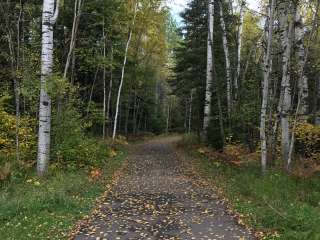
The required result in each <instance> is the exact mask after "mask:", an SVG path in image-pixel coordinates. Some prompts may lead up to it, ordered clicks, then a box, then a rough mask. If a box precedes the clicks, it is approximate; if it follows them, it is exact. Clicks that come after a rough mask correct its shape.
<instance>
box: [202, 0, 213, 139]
mask: <svg viewBox="0 0 320 240" xmlns="http://www.w3.org/2000/svg"><path fill="white" fill-rule="evenodd" d="M213 14H214V1H213V0H210V1H209V3H208V42H207V79H206V95H205V105H204V117H203V133H204V134H203V135H204V136H205V137H206V136H207V130H208V127H209V124H210V116H211V100H212V82H213V27H214V26H213V24H214V23H213V20H214V19H213Z"/></svg>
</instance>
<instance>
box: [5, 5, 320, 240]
mask: <svg viewBox="0 0 320 240" xmlns="http://www.w3.org/2000/svg"><path fill="white" fill-rule="evenodd" d="M319 8H320V1H319V0H307V1H299V0H281V1H280V0H262V1H261V3H260V8H259V9H260V10H259V11H258V10H252V9H251V8H250V4H248V2H247V1H246V0H233V1H232V0H206V1H204V0H191V1H189V2H188V4H187V7H186V9H185V10H184V11H183V12H182V13H181V16H180V17H181V19H182V20H181V21H182V22H179V21H177V19H176V17H174V16H173V14H172V12H171V10H170V8H169V7H168V3H167V2H166V1H164V0H127V1H122V0H73V1H71V0H43V1H35V0H29V1H26V0H3V1H1V2H0V65H1V69H0V184H1V189H0V191H2V192H3V194H1V195H0V196H1V197H0V204H1V203H3V204H4V205H5V203H6V202H8V200H10V196H9V195H8V192H10V191H11V190H10V189H15V188H16V189H17V195H18V189H24V188H25V187H24V185H23V184H26V182H27V183H31V184H33V185H34V186H38V185H41V184H43V183H42V181H48V182H51V183H54V182H55V181H53V180H52V181H51V180H50V177H51V178H55V179H56V181H57V182H61V183H62V182H64V181H67V180H66V179H68V178H69V177H68V176H69V175H68V174H70V173H72V174H74V175H72V176H74V177H75V179H74V180H75V181H78V180H79V181H82V180H80V176H82V177H83V176H87V174H88V172H89V176H90V177H89V178H90V181H94V180H95V179H97V178H99V177H101V175H103V174H102V172H103V171H110V174H111V172H113V171H115V169H116V168H119V166H120V165H121V161H122V160H123V159H124V158H125V150H124V149H123V148H124V145H127V144H128V142H130V141H131V140H139V139H143V138H146V137H154V136H155V135H169V134H176V135H180V136H182V135H184V136H185V138H186V139H189V140H188V141H192V142H193V143H194V144H195V145H197V146H205V148H206V149H210V151H214V152H217V153H219V154H221V155H219V156H222V155H223V154H224V153H227V152H228V151H230V148H233V149H238V150H239V149H242V150H243V149H244V151H246V152H247V153H250V154H252V155H254V156H255V158H254V159H255V165H254V166H255V169H259V173H262V174H261V176H264V174H267V173H268V171H269V170H270V171H273V170H274V169H277V170H280V171H281V172H282V173H285V175H286V176H290V175H291V174H293V175H294V176H298V177H302V178H307V177H314V175H316V174H318V173H319V171H320V73H319V71H320V62H319V56H320V32H319V29H320V28H319V23H320V14H319ZM199 152H201V153H203V152H204V151H203V150H201V149H200V150H199ZM112 159H113V160H112ZM226 161H228V160H226ZM106 162H108V164H106ZM114 164H118V165H117V167H116V166H115V165H114ZM57 174H65V175H63V176H64V179H63V180H61V179H60V180H61V181H60V180H57V179H58V177H57V176H58V175H57ZM81 174H84V175H81ZM110 174H109V175H110ZM76 175H79V178H77V177H76ZM76 179H78V180H76ZM16 184H18V185H19V184H22V185H19V186H20V187H16ZM54 184H56V183H54ZM57 184H58V183H57ZM81 184H89V185H90V183H89V182H88V183H83V182H81ZM100 187H101V188H102V185H101V186H100ZM25 189H28V188H25ZM102 189H103V188H102ZM42 191H43V194H44V195H45V192H47V188H44V189H43V190H42ZM68 191H69V190H68V189H67V188H66V189H65V192H66V193H67V192H68ZM79 191H80V190H79ZM101 191H102V190H101V189H99V191H98V190H97V189H96V192H95V193H94V194H93V195H92V196H91V195H90V196H91V197H92V198H94V197H96V195H95V194H98V193H101ZM52 194H53V193H52ZM53 195H54V194H53ZM93 196H94V197H93ZM11 197H12V196H11ZM20 197H21V198H22V196H20ZM20 197H19V198H18V197H17V198H16V199H15V203H16V204H17V205H19V203H20V202H21V199H20ZM33 197H34V199H36V198H38V197H37V196H35V195H34V196H33ZM46 197H47V195H46ZM46 197H44V199H46ZM33 201H34V200H32V199H31V198H30V206H29V207H30V209H31V208H32V206H33V205H31V204H33V203H31V202H33ZM43 201H46V200H43ZM72 201H73V200H70V204H71V203H72ZM90 201H91V202H92V199H91V198H90V199H89V200H87V202H90ZM13 202H14V201H13ZM40 205H41V203H39V206H40ZM15 206H16V205H14V204H13V203H12V206H11V205H10V206H7V207H6V210H4V211H3V212H2V211H0V222H6V221H7V218H8V217H7V216H8V214H9V215H10V214H11V215H12V216H13V217H17V216H18V215H19V214H20V213H19V212H18V210H17V211H16V210H13V209H14V208H15ZM28 211H29V210H28ZM30 211H31V210H30ZM79 211H80V210H79ZM81 211H82V210H81ZM11 215H10V216H11ZM46 217H47V216H46ZM17 219H18V217H17ZM17 221H18V220H17ZM39 221H40V220H39ZM35 224H36V223H35ZM69 225H70V224H69ZM69 225H68V226H69ZM0 230H1V228H0ZM2 230H4V229H2ZM4 231H7V230H4ZM10 231H11V230H10ZM12 231H13V230H12ZM23 231H24V230H23ZM23 231H22V232H21V234H22V235H23V234H25V233H24V232H23ZM26 231H27V230H26ZM28 231H29V230H28ZM40 238H41V237H40ZM21 239H22V238H21ZM301 239H302V238H301ZM310 239H311V238H310ZM314 239H316V238H314Z"/></svg>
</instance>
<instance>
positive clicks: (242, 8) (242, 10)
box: [234, 0, 246, 99]
mask: <svg viewBox="0 0 320 240" xmlns="http://www.w3.org/2000/svg"><path fill="white" fill-rule="evenodd" d="M245 6H246V2H245V0H242V1H241V6H240V16H239V28H238V36H237V72H236V76H235V80H234V88H235V99H237V98H238V94H239V93H238V91H239V79H240V68H241V49H242V33H243V19H244V14H245Z"/></svg>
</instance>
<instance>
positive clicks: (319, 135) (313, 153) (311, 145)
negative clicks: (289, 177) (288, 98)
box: [295, 123, 320, 160]
mask: <svg viewBox="0 0 320 240" xmlns="http://www.w3.org/2000/svg"><path fill="white" fill-rule="evenodd" d="M295 136H296V149H297V152H298V153H300V154H302V155H304V156H305V157H307V158H311V159H314V160H319V159H320V158H319V157H320V126H315V125H312V124H309V123H299V124H298V125H297V128H296V131H295Z"/></svg>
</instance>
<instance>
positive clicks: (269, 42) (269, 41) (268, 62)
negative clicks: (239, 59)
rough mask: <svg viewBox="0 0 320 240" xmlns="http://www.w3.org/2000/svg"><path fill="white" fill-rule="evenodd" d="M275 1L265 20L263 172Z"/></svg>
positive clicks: (264, 169)
mask: <svg viewBox="0 0 320 240" xmlns="http://www.w3.org/2000/svg"><path fill="white" fill-rule="evenodd" d="M274 9H275V0H270V3H269V10H268V11H269V13H268V18H267V20H266V33H267V34H266V41H267V49H266V53H265V56H264V64H263V65H264V73H263V91H262V106H261V122H260V141H261V168H262V171H263V172H265V171H266V170H267V155H268V154H267V153H268V152H267V151H268V149H267V133H266V118H267V108H268V102H269V80H270V74H271V69H272V59H271V52H272V41H273V20H274Z"/></svg>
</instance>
